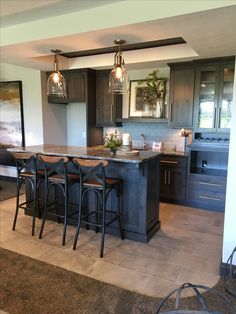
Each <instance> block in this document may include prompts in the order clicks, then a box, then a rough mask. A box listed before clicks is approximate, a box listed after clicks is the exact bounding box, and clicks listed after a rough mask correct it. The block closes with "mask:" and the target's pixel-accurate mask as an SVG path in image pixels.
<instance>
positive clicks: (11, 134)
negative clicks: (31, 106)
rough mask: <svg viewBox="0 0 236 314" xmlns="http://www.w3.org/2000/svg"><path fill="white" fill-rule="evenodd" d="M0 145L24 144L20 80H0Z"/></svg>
mask: <svg viewBox="0 0 236 314" xmlns="http://www.w3.org/2000/svg"><path fill="white" fill-rule="evenodd" d="M0 145H1V146H6V147H8V146H9V147H11V146H24V145H25V136H24V119H23V99H22V82H21V81H7V82H0Z"/></svg>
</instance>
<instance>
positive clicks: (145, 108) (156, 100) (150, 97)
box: [129, 78, 167, 118]
mask: <svg viewBox="0 0 236 314" xmlns="http://www.w3.org/2000/svg"><path fill="white" fill-rule="evenodd" d="M166 82H167V79H166V78H160V79H158V80H157V81H156V82H155V84H156V86H157V89H154V88H151V87H150V86H149V85H148V83H147V81H146V80H136V81H130V98H129V117H130V118H133V117H150V118H151V117H153V118H164V117H165V112H164V110H165V102H166V98H165V96H166ZM160 95H161V96H160Z"/></svg>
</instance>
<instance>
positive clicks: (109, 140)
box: [104, 133, 122, 151]
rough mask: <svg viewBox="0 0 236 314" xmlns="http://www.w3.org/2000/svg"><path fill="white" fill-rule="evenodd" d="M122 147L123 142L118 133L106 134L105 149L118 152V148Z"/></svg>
mask: <svg viewBox="0 0 236 314" xmlns="http://www.w3.org/2000/svg"><path fill="white" fill-rule="evenodd" d="M121 145H122V141H121V139H120V138H119V136H118V134H117V133H110V134H107V133H105V137H104V147H106V148H110V149H111V150H114V151H116V150H117V149H118V147H120V146H121Z"/></svg>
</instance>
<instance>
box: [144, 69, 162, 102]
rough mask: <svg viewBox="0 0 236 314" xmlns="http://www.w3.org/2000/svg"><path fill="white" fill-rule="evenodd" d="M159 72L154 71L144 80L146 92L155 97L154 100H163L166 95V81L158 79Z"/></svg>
mask: <svg viewBox="0 0 236 314" xmlns="http://www.w3.org/2000/svg"><path fill="white" fill-rule="evenodd" d="M158 73H159V70H154V71H153V72H151V73H150V74H148V76H147V77H146V78H145V81H142V82H141V83H143V82H146V85H147V88H148V90H149V91H150V92H151V93H152V94H154V95H156V98H163V97H165V94H166V81H167V79H165V78H159V77H158ZM141 83H140V84H141Z"/></svg>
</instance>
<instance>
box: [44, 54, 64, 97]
mask: <svg viewBox="0 0 236 314" xmlns="http://www.w3.org/2000/svg"><path fill="white" fill-rule="evenodd" d="M58 51H59V52H60V50H56V52H57V53H58ZM52 52H55V50H52ZM47 95H48V96H57V97H63V98H66V81H65V78H64V77H63V76H62V75H61V73H60V72H59V71H58V60H57V55H55V56H54V71H53V72H52V73H51V74H50V75H49V77H48V80H47Z"/></svg>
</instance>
